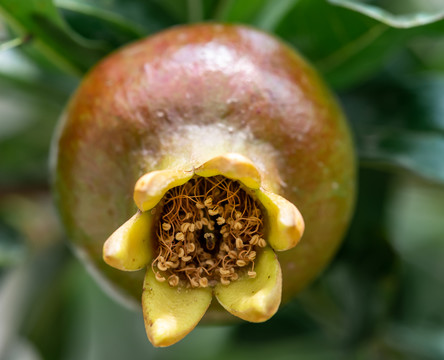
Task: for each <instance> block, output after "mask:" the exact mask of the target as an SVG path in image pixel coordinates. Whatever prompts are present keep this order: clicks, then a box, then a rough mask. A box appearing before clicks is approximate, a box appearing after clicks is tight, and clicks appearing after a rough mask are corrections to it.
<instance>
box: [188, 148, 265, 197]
mask: <svg viewBox="0 0 444 360" xmlns="http://www.w3.org/2000/svg"><path fill="white" fill-rule="evenodd" d="M195 172H196V175H199V176H203V177H210V176H216V175H223V176H225V177H227V178H229V179H233V180H238V181H240V182H241V183H243V184H244V185H245V186H247V187H249V188H250V189H259V187H260V185H261V175H260V173H259V171H258V169H257V168H256V166H254V164H253V163H252V162H251V161H250V160H249V159H248V158H246V157H245V156H243V155H239V154H231V153H230V154H224V155H220V156H216V157H214V158H212V159H210V160H208V161H207V162H205V163H204V164H202V165H201V166H199V167H198V168H197V169H196V171H195Z"/></svg>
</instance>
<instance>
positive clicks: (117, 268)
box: [53, 24, 355, 346]
mask: <svg viewBox="0 0 444 360" xmlns="http://www.w3.org/2000/svg"><path fill="white" fill-rule="evenodd" d="M53 155H54V156H53V158H54V188H55V194H56V197H57V202H58V206H59V209H60V212H61V214H62V218H63V222H64V224H65V226H66V229H67V232H68V234H69V237H70V239H71V241H72V243H73V245H74V249H75V250H76V253H77V254H78V255H79V256H80V258H81V259H82V260H83V261H84V262H85V263H86V264H87V265H88V266H89V268H90V269H91V270H92V272H93V274H95V275H96V276H97V278H99V280H100V283H101V284H104V285H105V287H107V288H108V289H111V290H113V291H112V292H113V293H114V294H116V295H118V296H119V297H120V298H122V299H126V300H127V302H129V303H133V304H137V305H136V306H138V307H139V308H140V300H141V299H142V309H143V314H144V319H145V325H146V331H147V334H148V337H149V339H150V341H151V342H152V343H153V344H154V345H155V346H167V345H170V344H173V343H175V342H177V341H178V340H180V339H181V338H183V337H184V336H185V335H186V334H187V333H188V332H190V331H191V330H192V329H193V328H194V326H196V324H197V323H198V322H199V321H200V320H201V318H202V317H203V316H204V314H205V319H206V320H211V319H221V318H222V316H221V314H228V313H231V314H233V315H235V316H237V317H239V318H241V319H244V320H247V321H253V322H260V321H265V320H267V319H268V318H270V317H271V316H272V315H273V314H274V313H275V312H276V311H277V309H278V307H279V304H280V303H281V293H282V296H283V299H284V300H286V299H288V298H289V297H290V296H292V295H294V294H295V293H297V292H298V291H299V290H301V289H302V288H303V287H304V286H306V285H307V284H308V283H309V282H310V281H311V280H312V279H313V278H314V277H315V276H316V275H317V274H318V273H319V272H320V271H321V270H322V269H323V268H324V267H325V266H326V264H327V263H328V261H329V260H330V258H331V257H332V255H333V254H334V252H335V250H336V249H337V247H338V244H339V242H340V240H341V238H342V236H343V234H344V231H345V229H346V226H347V223H348V221H349V218H350V214H351V208H352V204H353V198H354V188H355V164H354V153H353V147H352V143H351V140H350V134H349V130H348V128H347V125H346V123H345V121H344V117H343V115H342V113H341V110H340V109H339V107H338V105H337V103H336V101H335V100H334V98H333V97H332V95H331V94H330V92H329V91H328V90H327V89H326V87H325V85H324V84H323V83H322V81H321V80H320V78H319V77H318V75H317V74H316V72H315V71H314V70H313V69H312V68H311V67H310V66H309V65H308V64H307V63H306V62H305V61H304V60H303V59H301V57H300V56H299V55H298V54H296V53H295V52H294V51H293V50H292V49H290V48H289V47H287V46H286V45H284V44H282V43H281V42H279V41H278V40H277V39H275V38H273V37H271V36H269V35H267V34H264V33H262V32H259V31H257V30H254V29H251V28H247V27H244V26H228V25H217V24H203V25H192V26H183V27H176V28H173V29H170V30H167V31H164V32H162V33H160V34H157V35H155V36H152V37H149V38H147V39H144V40H141V41H138V42H136V43H134V44H131V45H129V46H126V47H124V48H122V49H120V50H118V51H117V52H115V53H114V54H112V55H110V56H109V57H107V58H106V59H104V60H103V61H102V62H101V63H100V64H98V65H97V66H96V67H95V68H94V69H93V70H92V71H91V72H90V73H89V74H88V75H87V76H86V77H85V79H84V80H83V82H82V84H81V86H80V87H79V89H78V90H77V92H76V94H75V95H74V96H73V98H72V99H71V102H70V104H69V106H68V107H67V109H66V111H65V113H64V115H63V118H62V120H61V124H60V128H59V132H58V134H57V137H56V141H55V146H54V152H53ZM304 228H305V233H304V235H303V236H302V234H303V232H304ZM301 236H302V239H301V241H299V240H300V238H301ZM213 297H215V298H216V299H217V300H212V298H213ZM210 304H211V306H210ZM227 311H228V312H227ZM116 326H118V325H117V324H116Z"/></svg>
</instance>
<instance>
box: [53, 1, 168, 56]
mask: <svg viewBox="0 0 444 360" xmlns="http://www.w3.org/2000/svg"><path fill="white" fill-rule="evenodd" d="M55 5H56V6H57V8H58V9H60V10H62V13H63V15H64V18H65V19H66V21H67V23H68V24H69V25H70V27H71V28H72V29H74V30H75V31H76V32H77V33H79V34H80V35H82V36H83V37H84V38H87V39H91V40H98V41H101V42H104V43H106V45H107V47H108V48H109V49H114V48H116V47H118V46H122V45H123V44H125V43H127V42H130V41H134V40H135V39H138V38H141V37H143V36H146V35H148V34H151V33H153V32H156V31H159V30H161V29H163V28H166V27H169V26H172V25H175V24H176V22H175V20H174V19H173V18H172V17H171V16H170V15H169V14H168V13H167V12H166V11H165V10H164V9H163V8H162V7H161V6H160V5H159V4H157V3H155V2H153V1H136V0H129V1H122V0H93V1H89V0H56V1H55Z"/></svg>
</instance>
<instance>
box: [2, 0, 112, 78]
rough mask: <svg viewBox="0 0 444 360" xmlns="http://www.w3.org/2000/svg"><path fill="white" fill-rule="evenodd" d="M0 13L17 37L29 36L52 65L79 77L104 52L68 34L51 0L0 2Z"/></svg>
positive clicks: (68, 30)
mask: <svg viewBox="0 0 444 360" xmlns="http://www.w3.org/2000/svg"><path fill="white" fill-rule="evenodd" d="M0 14H1V15H3V16H4V18H5V20H6V21H7V22H8V24H9V25H10V26H11V27H12V28H13V29H14V30H15V31H16V32H17V33H18V34H20V35H21V36H31V37H32V41H33V42H34V43H35V44H36V46H37V47H38V48H39V49H40V51H42V52H43V53H45V54H46V55H47V56H48V57H49V58H51V59H52V60H53V61H54V63H56V64H58V65H59V66H61V67H63V68H64V69H66V70H68V71H70V72H71V73H74V74H81V73H83V72H84V71H86V70H87V69H88V68H89V67H91V65H93V64H94V63H95V62H97V61H98V60H99V59H100V58H101V57H103V56H104V55H105V53H106V51H105V49H104V48H103V44H100V43H97V42H91V41H87V40H85V39H83V38H81V37H80V36H79V35H77V34H76V33H74V32H72V31H71V30H70V29H69V28H68V26H67V25H66V23H65V22H64V20H63V19H62V18H61V16H60V14H59V13H58V11H57V9H56V7H55V6H54V5H53V3H52V1H51V0H29V1H20V2H17V1H15V0H0Z"/></svg>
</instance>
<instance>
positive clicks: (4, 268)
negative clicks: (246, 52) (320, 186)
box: [0, 0, 444, 360]
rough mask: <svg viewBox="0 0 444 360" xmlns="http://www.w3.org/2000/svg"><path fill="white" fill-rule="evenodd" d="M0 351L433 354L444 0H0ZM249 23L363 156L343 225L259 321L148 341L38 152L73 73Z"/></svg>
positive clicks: (443, 198) (440, 270) (441, 185)
mask: <svg viewBox="0 0 444 360" xmlns="http://www.w3.org/2000/svg"><path fill="white" fill-rule="evenodd" d="M0 19H1V20H0V359H7V360H34V359H48V360H52V359H54V360H55V359H69V360H71V359H72V360H76V359H82V360H88V359H91V360H93V359H94V360H101V359H106V360H114V359H116V360H117V359H123V358H131V359H135V360H137V359H173V358H184V359H187V358H194V359H207V358H213V359H226V358H230V359H232V360H234V359H244V358H247V357H249V358H255V359H268V358H273V359H313V360H317V359H329V360H330V359H444V1H443V0H386V1H383V0H373V1H371V0H368V1H365V0H0ZM200 21H222V22H229V23H243V24H250V25H252V26H255V27H258V28H261V29H264V30H266V31H268V32H271V33H274V34H276V35H277V36H279V37H280V38H282V39H283V40H284V41H286V42H287V43H289V44H290V45H291V46H294V47H295V48H296V49H298V50H299V51H300V52H301V53H302V54H303V56H304V57H306V58H307V59H308V60H309V61H311V62H312V63H313V64H314V66H315V67H316V68H317V69H318V70H319V71H320V73H321V74H322V75H323V77H324V78H325V79H326V81H327V82H328V83H329V84H330V86H331V87H332V88H333V90H334V91H335V92H336V94H337V96H338V97H339V98H340V101H341V103H342V104H343V107H344V110H345V112H346V114H347V115H348V119H349V121H350V125H351V127H352V129H353V133H354V137H355V141H356V147H357V152H358V156H359V177H360V179H359V197H358V203H357V206H356V212H355V216H354V220H353V223H352V225H351V227H350V231H349V232H348V235H347V237H346V239H345V241H344V244H343V246H342V247H341V249H340V250H339V253H338V254H337V256H336V258H335V260H334V262H333V263H332V264H331V265H330V266H329V268H328V269H327V270H326V271H325V272H324V273H323V275H322V276H320V277H319V278H318V280H317V281H316V282H315V283H314V284H312V285H311V286H310V287H309V288H308V289H306V290H305V291H304V292H303V293H301V294H300V295H299V296H298V297H297V298H295V299H294V300H293V301H292V302H290V303H289V304H286V305H283V306H282V307H281V309H280V311H279V312H278V314H277V315H276V316H275V317H274V318H272V319H271V320H270V321H268V322H266V323H263V324H259V325H254V324H248V323H240V324H238V325H230V326H219V327H209V326H207V327H205V326H200V327H198V328H197V329H196V330H195V331H193V332H192V333H191V334H190V335H189V336H188V337H186V338H185V340H183V341H181V342H180V343H178V344H177V345H174V346H172V347H170V348H167V349H154V348H153V347H152V346H151V345H150V343H149V342H148V341H147V339H146V337H145V332H144V327H143V320H142V317H141V316H140V314H138V313H133V312H130V311H128V310H126V309H124V308H122V307H121V306H120V305H118V304H116V303H115V302H114V301H113V300H111V299H109V298H108V297H107V296H106V295H105V294H104V293H103V292H102V290H101V289H100V288H99V287H98V285H97V284H96V283H95V282H94V281H93V280H92V279H91V277H90V276H89V275H88V273H87V272H86V270H85V269H84V267H83V266H82V265H81V264H80V263H79V262H78V261H77V260H76V259H75V258H74V257H73V255H72V254H71V252H70V251H69V249H68V247H67V246H66V243H67V241H66V239H65V238H64V235H63V231H62V229H61V228H60V225H59V223H58V219H57V215H56V213H55V210H54V209H53V206H52V201H51V195H50V185H49V178H50V177H49V170H48V165H47V164H48V154H49V148H50V143H51V136H52V133H53V131H54V128H55V126H56V122H57V119H58V117H59V115H60V113H61V111H62V109H63V107H64V105H65V103H66V101H67V99H68V97H69V94H70V93H71V92H72V91H73V90H74V89H75V88H76V86H77V85H78V83H79V81H80V79H81V76H82V75H83V74H84V73H85V72H86V71H87V70H88V69H89V68H90V67H91V66H92V65H94V64H95V63H96V62H97V61H98V60H99V59H100V58H102V57H104V56H105V55H106V54H108V53H109V52H110V51H113V50H114V49H116V48H118V47H120V46H122V45H124V44H126V43H127V42H130V41H133V40H137V39H138V38H141V37H144V36H146V35H149V34H152V33H154V32H157V31H160V30H162V29H164V28H166V27H169V26H173V25H176V24H183V23H193V22H200Z"/></svg>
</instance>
